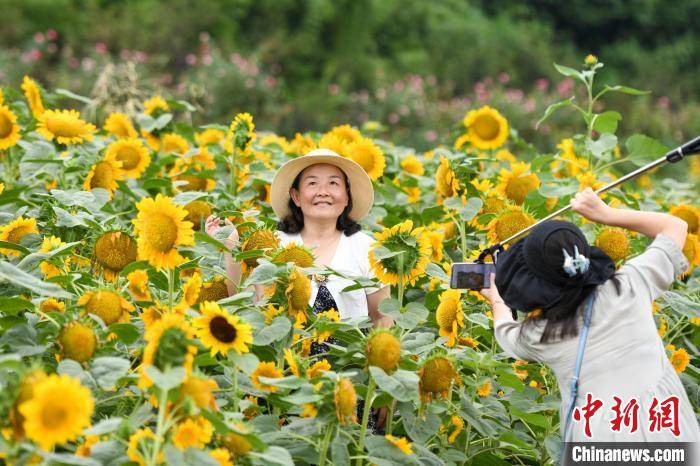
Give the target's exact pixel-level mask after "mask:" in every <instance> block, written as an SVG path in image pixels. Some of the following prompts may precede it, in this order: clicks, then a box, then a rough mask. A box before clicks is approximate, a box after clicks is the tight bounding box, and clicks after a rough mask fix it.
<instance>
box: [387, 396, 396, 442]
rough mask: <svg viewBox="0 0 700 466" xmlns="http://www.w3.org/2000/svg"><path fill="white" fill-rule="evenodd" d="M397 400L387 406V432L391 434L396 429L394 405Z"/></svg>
mask: <svg viewBox="0 0 700 466" xmlns="http://www.w3.org/2000/svg"><path fill="white" fill-rule="evenodd" d="M395 405H396V401H395V400H394V401H392V402H391V404H390V405H389V406H388V407H387V408H386V431H385V432H386V434H387V435H391V434H392V432H393V431H394V406H395Z"/></svg>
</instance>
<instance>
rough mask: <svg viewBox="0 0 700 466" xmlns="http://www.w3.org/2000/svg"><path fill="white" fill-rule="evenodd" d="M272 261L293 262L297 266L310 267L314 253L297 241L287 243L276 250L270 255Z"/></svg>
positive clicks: (312, 263)
mask: <svg viewBox="0 0 700 466" xmlns="http://www.w3.org/2000/svg"><path fill="white" fill-rule="evenodd" d="M271 260H272V262H275V263H278V264H286V263H287V262H294V263H295V264H296V265H297V266H298V267H311V266H313V265H314V255H313V253H312V252H311V249H309V248H307V247H306V246H303V245H300V244H298V243H289V244H288V245H287V246H285V247H283V248H281V249H279V250H277V252H275V253H274V254H273V255H272V257H271Z"/></svg>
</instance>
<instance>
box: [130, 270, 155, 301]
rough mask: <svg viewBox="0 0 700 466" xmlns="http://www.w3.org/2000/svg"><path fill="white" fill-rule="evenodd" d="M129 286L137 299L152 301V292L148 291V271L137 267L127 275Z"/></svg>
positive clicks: (132, 294)
mask: <svg viewBox="0 0 700 466" xmlns="http://www.w3.org/2000/svg"><path fill="white" fill-rule="evenodd" d="M126 280H127V282H128V285H127V288H128V289H129V292H130V293H131V296H133V298H134V300H136V301H150V300H151V293H150V291H148V272H146V271H145V270H143V269H137V270H134V271H133V272H129V274H128V275H127V276H126Z"/></svg>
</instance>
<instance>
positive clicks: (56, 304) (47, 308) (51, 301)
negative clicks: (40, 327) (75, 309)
mask: <svg viewBox="0 0 700 466" xmlns="http://www.w3.org/2000/svg"><path fill="white" fill-rule="evenodd" d="M39 310H40V311H41V312H44V313H48V312H66V304H65V303H62V302H61V301H58V300H57V299H56V298H48V299H45V300H44V301H42V302H41V304H40V305H39Z"/></svg>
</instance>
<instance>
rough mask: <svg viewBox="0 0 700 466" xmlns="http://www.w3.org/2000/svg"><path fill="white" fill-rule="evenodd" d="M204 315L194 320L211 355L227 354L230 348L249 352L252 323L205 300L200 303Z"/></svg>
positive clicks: (199, 334) (196, 330)
mask: <svg viewBox="0 0 700 466" xmlns="http://www.w3.org/2000/svg"><path fill="white" fill-rule="evenodd" d="M199 312H200V313H201V314H202V317H199V318H197V319H195V320H194V328H195V333H196V334H197V336H198V337H199V339H200V340H201V341H202V343H203V344H204V346H206V347H207V348H210V349H211V355H212V356H216V354H217V353H221V354H222V355H224V356H225V355H227V354H228V352H229V350H234V351H235V352H236V353H238V354H243V353H247V352H248V351H249V346H250V345H252V344H253V331H252V328H251V327H250V325H248V324H247V323H245V322H244V321H243V320H241V319H240V318H239V317H238V316H234V315H231V314H229V313H228V312H226V311H225V310H224V309H222V308H221V307H220V306H219V305H218V304H216V303H213V302H211V301H205V302H203V303H201V304H200V305H199Z"/></svg>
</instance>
